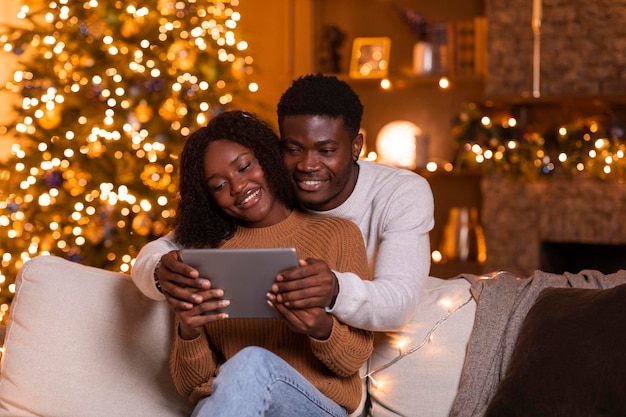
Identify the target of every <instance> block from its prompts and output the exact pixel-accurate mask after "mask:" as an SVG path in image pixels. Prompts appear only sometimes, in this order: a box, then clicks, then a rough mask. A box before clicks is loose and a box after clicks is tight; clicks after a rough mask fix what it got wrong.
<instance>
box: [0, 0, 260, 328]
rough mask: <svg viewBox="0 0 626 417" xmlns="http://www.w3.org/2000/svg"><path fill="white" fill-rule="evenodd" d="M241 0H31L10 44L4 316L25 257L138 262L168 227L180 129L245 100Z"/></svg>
mask: <svg viewBox="0 0 626 417" xmlns="http://www.w3.org/2000/svg"><path fill="white" fill-rule="evenodd" d="M237 3H238V1H237V0H221V1H219V0H218V1H208V0H194V1H174V0H153V1H147V2H134V1H130V2H125V1H119V0H97V1H96V0H85V1H70V0H50V1H47V2H44V1H41V0H30V1H29V0H25V1H24V3H23V6H22V7H21V9H20V11H19V14H18V16H17V23H16V24H15V25H14V26H10V27H9V26H3V28H2V29H1V30H0V46H1V47H2V49H3V51H5V52H6V53H10V54H13V55H14V56H15V57H16V59H17V61H18V67H19V68H18V69H16V70H15V71H14V73H13V76H12V79H11V80H10V81H8V82H7V83H6V85H5V86H4V89H5V90H6V91H10V92H12V93H13V94H14V95H15V96H16V97H19V99H20V100H19V104H18V105H17V107H16V112H15V113H16V117H15V119H14V120H13V121H12V122H11V123H10V124H8V125H7V126H2V127H0V134H1V135H6V136H8V137H13V138H15V144H14V145H13V147H12V152H11V157H10V159H9V160H8V161H7V162H6V163H3V164H2V165H1V166H0V209H1V211H0V236H1V237H0V262H1V265H0V266H1V268H2V269H1V270H0V322H2V321H3V320H5V319H6V313H7V311H8V309H9V304H10V301H11V299H12V297H13V295H14V291H15V286H14V281H15V276H16V273H17V271H18V270H19V268H20V267H21V266H22V265H23V263H24V262H26V261H27V260H28V259H30V258H32V257H34V256H37V255H41V254H52V255H57V256H62V257H64V258H67V259H70V260H73V261H76V262H81V263H83V264H86V265H91V266H96V267H101V268H105V269H109V270H114V271H122V272H128V271H129V270H130V268H131V267H132V263H133V261H134V258H135V256H136V254H137V252H138V250H139V249H141V247H142V246H144V245H145V244H146V243H147V242H148V241H151V240H153V239H156V238H157V237H159V236H161V235H163V234H164V233H166V232H167V231H168V230H169V229H170V227H171V222H172V218H173V217H174V215H175V209H176V189H177V179H176V177H177V163H178V154H179V152H180V150H181V148H182V144H183V142H184V138H185V137H186V136H188V135H189V134H190V133H191V132H192V131H193V130H195V129H196V128H197V127H199V126H201V125H204V124H206V122H207V120H209V119H210V118H211V117H212V115H214V114H216V113H218V112H221V111H223V110H224V109H226V108H228V107H230V106H232V105H233V102H235V101H239V102H241V101H243V100H246V99H248V97H249V96H250V94H251V92H252V91H255V90H256V84H254V83H253V82H252V81H251V78H252V77H251V75H252V74H253V68H252V66H251V63H252V58H251V57H250V56H249V55H248V54H247V52H246V49H247V43H246V42H244V41H242V40H241V39H239V35H238V32H237V26H238V22H239V20H240V17H241V16H240V15H239V13H238V12H237V10H236V6H237Z"/></svg>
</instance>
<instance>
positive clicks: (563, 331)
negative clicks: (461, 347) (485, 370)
mask: <svg viewBox="0 0 626 417" xmlns="http://www.w3.org/2000/svg"><path fill="white" fill-rule="evenodd" d="M625 317H626V285H619V286H616V287H614V288H611V289H604V290H599V289H581V288H547V289H545V290H543V291H542V292H541V293H540V294H539V296H538V297H537V300H536V302H535V304H534V305H533V306H532V308H531V309H530V310H529V312H528V314H527V316H526V318H525V320H524V322H523V324H522V328H521V330H520V333H519V336H518V339H517V341H516V344H515V347H514V350H513V354H512V357H511V362H510V363H509V367H508V368H507V370H506V374H505V377H504V378H503V380H502V381H501V382H500V384H499V385H498V389H497V391H496V394H495V396H494V397H493V399H492V400H491V402H490V404H489V407H488V409H487V413H486V416H487V417H496V416H508V417H516V416H519V417H522V416H524V417H528V416H541V417H551V416H568V417H583V416H626V359H625V356H624V352H625V351H626V320H625Z"/></svg>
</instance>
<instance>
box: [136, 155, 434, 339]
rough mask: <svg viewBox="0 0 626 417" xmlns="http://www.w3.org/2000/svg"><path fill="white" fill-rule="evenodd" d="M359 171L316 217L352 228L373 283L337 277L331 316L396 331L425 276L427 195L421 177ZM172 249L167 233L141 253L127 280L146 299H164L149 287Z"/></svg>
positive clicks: (430, 211) (376, 168) (371, 167)
mask: <svg viewBox="0 0 626 417" xmlns="http://www.w3.org/2000/svg"><path fill="white" fill-rule="evenodd" d="M359 167H360V170H359V177H358V179H357V183H356V186H355V188H354V191H353V192H352V194H351V195H350V197H349V198H348V199H347V200H346V201H345V202H344V203H343V204H341V205H340V206H339V207H337V208H335V209H332V210H328V211H324V212H315V213H318V214H322V215H332V216H338V217H344V218H347V219H350V220H352V221H353V222H354V223H356V224H357V225H358V226H359V228H360V229H361V233H362V234H363V239H364V240H365V246H366V248H367V257H368V261H369V264H370V268H373V280H372V281H363V280H361V279H360V278H359V277H357V276H355V275H354V274H351V273H337V276H338V279H339V288H340V291H339V296H338V297H337V300H336V302H335V306H334V308H333V310H332V313H333V314H334V315H335V316H336V317H337V318H338V319H339V320H341V321H343V322H344V323H346V324H348V325H350V326H353V327H357V328H360V329H365V330H373V331H388V330H397V329H400V328H401V327H402V326H404V325H405V324H406V323H407V322H408V321H409V320H410V319H411V317H412V315H413V313H414V311H415V308H416V306H417V299H418V294H419V289H420V286H421V284H422V281H423V279H424V278H425V277H426V276H427V275H428V273H429V268H430V241H429V236H428V233H429V232H430V230H431V229H432V228H433V226H434V202H433V196H432V191H431V189H430V186H429V184H428V182H427V181H426V180H425V179H424V178H423V177H421V176H419V175H417V174H415V173H414V172H411V171H408V170H402V169H397V168H391V167H388V166H386V165H382V164H378V163H374V162H366V161H359ZM175 249H180V246H179V245H177V244H176V243H174V241H173V236H172V235H171V234H170V235H168V236H165V237H162V238H159V239H157V240H155V241H153V242H150V243H148V244H147V245H146V246H144V247H143V248H142V249H141V252H140V253H139V255H138V256H137V259H136V261H135V264H134V266H133V269H132V273H131V275H132V279H133V281H134V282H135V284H136V285H137V287H138V288H139V289H140V290H141V292H143V293H144V294H145V295H146V296H148V297H150V298H153V299H155V300H160V299H164V297H163V295H162V294H161V293H160V292H159V291H158V290H157V289H156V287H155V285H154V278H153V272H154V267H155V266H156V263H157V262H158V260H159V259H161V256H163V255H164V254H165V253H167V252H169V251H171V250H175Z"/></svg>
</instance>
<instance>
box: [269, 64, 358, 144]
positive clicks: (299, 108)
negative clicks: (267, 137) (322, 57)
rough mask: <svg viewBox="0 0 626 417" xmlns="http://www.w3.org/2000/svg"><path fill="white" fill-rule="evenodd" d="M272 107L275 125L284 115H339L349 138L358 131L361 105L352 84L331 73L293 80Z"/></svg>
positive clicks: (333, 116) (280, 121)
mask: <svg viewBox="0 0 626 417" xmlns="http://www.w3.org/2000/svg"><path fill="white" fill-rule="evenodd" d="M276 110H277V114H278V125H279V127H281V126H282V124H283V120H284V119H285V117H287V116H302V115H305V116H322V117H331V118H335V117H342V118H343V124H344V126H345V127H346V130H347V132H348V134H349V135H350V137H351V138H354V137H356V135H358V134H359V129H360V128H361V118H362V117H363V104H361V100H360V99H359V96H358V95H357V94H356V93H355V92H354V90H353V89H352V87H350V86H349V85H348V83H346V82H345V81H342V80H340V79H338V78H337V77H335V76H334V75H324V74H309V75H304V76H302V77H300V78H298V79H297V80H295V81H294V82H293V83H292V84H291V86H290V87H289V88H288V89H287V90H286V91H285V92H284V93H283V95H282V96H281V98H280V100H279V101H278V106H277V109H276ZM281 133H282V131H281Z"/></svg>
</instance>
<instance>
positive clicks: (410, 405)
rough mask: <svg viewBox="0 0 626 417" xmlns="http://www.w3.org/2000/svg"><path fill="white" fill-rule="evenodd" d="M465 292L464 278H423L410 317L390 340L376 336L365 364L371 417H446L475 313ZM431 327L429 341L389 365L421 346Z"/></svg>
mask: <svg viewBox="0 0 626 417" xmlns="http://www.w3.org/2000/svg"><path fill="white" fill-rule="evenodd" d="M469 288H470V284H469V282H468V281H466V280H465V279H461V278H459V279H449V280H444V279H440V278H435V277H427V278H426V279H425V280H424V283H423V285H422V289H421V291H420V297H419V301H418V305H417V310H416V312H415V314H414V319H413V320H412V321H411V322H410V323H409V324H408V325H407V326H406V327H405V328H404V329H402V331H399V332H397V333H395V334H393V337H391V336H389V334H388V333H387V334H377V335H376V339H375V349H374V354H373V355H372V357H371V358H370V361H369V372H370V373H371V372H373V371H374V372H373V374H372V375H371V377H370V379H369V391H370V399H371V402H372V416H374V417H391V416H428V417H444V416H448V413H449V411H450V407H451V406H452V402H453V400H454V397H455V395H456V392H457V389H458V386H459V380H460V377H461V370H462V368H463V362H464V360H465V353H466V349H467V342H468V340H469V336H470V333H471V331H472V327H473V324H474V314H475V312H476V303H475V301H474V300H473V298H472V297H471V295H470V291H469ZM459 306H461V307H459ZM455 307H458V309H456V310H455V311H454V312H452V313H449V311H450V310H451V309H454V308H455ZM446 317H447V318H446ZM433 329H434V331H432V333H431V334H432V338H429V339H431V340H429V341H426V342H425V343H424V344H423V346H422V347H421V348H419V349H417V350H416V351H415V352H413V353H410V354H408V355H406V356H404V357H402V358H401V359H399V360H397V362H395V363H392V361H394V360H395V359H396V358H398V356H399V353H400V351H401V352H403V353H406V352H409V351H411V350H412V349H415V348H417V347H418V346H420V344H421V343H422V342H423V341H424V340H425V338H427V336H428V335H429V332H431V330H433ZM387 365H389V366H387ZM379 368H380V370H378V371H375V370H376V369H379Z"/></svg>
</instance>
